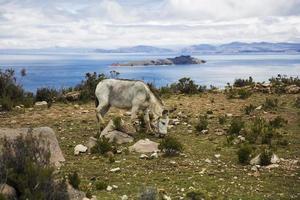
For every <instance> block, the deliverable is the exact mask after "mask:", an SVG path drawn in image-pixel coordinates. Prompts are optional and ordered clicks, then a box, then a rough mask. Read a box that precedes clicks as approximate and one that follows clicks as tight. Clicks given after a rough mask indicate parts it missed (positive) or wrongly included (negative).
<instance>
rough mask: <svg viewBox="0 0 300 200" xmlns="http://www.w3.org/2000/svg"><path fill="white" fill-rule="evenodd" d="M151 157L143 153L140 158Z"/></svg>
mask: <svg viewBox="0 0 300 200" xmlns="http://www.w3.org/2000/svg"><path fill="white" fill-rule="evenodd" d="M148 158H149V157H148V156H147V155H146V154H141V155H140V159H148Z"/></svg>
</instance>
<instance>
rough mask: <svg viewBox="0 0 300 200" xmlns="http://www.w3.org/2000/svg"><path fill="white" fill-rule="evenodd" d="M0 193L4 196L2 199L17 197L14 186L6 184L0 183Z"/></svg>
mask: <svg viewBox="0 0 300 200" xmlns="http://www.w3.org/2000/svg"><path fill="white" fill-rule="evenodd" d="M0 194H2V195H3V196H4V199H17V192H16V190H15V188H13V187H11V186H9V185H7V184H0Z"/></svg>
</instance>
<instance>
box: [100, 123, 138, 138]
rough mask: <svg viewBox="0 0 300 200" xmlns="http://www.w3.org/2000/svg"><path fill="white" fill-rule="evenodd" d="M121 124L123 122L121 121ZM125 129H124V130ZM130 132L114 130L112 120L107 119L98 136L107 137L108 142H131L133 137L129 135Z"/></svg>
mask: <svg viewBox="0 0 300 200" xmlns="http://www.w3.org/2000/svg"><path fill="white" fill-rule="evenodd" d="M122 124H124V123H123V122H122ZM125 131H126V130H125ZM129 134H130V133H127V131H126V132H123V131H120V130H116V127H115V125H114V123H113V121H112V120H110V121H109V123H108V124H107V126H106V127H105V129H104V130H103V131H102V132H101V134H100V137H105V138H108V139H109V142H115V143H117V144H123V143H129V142H133V137H131V136H130V135H129Z"/></svg>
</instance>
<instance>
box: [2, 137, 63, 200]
mask: <svg viewBox="0 0 300 200" xmlns="http://www.w3.org/2000/svg"><path fill="white" fill-rule="evenodd" d="M42 141H43V140H40V139H36V138H34V137H33V136H32V134H31V133H28V135H27V136H26V137H25V138H22V137H21V136H20V137H18V138H17V139H15V140H6V139H5V140H4V141H3V149H2V150H3V151H2V154H1V155H0V161H1V162H0V163H1V164H0V168H2V169H1V170H0V176H3V174H5V176H6V177H5V180H6V181H4V182H3V180H2V182H3V183H5V182H6V183H7V184H8V185H10V186H12V187H13V188H15V189H16V191H17V195H18V199H50V200H64V199H68V194H67V185H66V183H65V181H63V180H55V179H54V168H53V167H52V166H51V165H50V160H49V158H50V152H49V148H44V146H45V145H46V144H44V143H42ZM42 146H43V147H42ZM1 165H2V166H1ZM1 174H2V175H1Z"/></svg>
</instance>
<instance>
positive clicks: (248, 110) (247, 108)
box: [244, 104, 255, 115]
mask: <svg viewBox="0 0 300 200" xmlns="http://www.w3.org/2000/svg"><path fill="white" fill-rule="evenodd" d="M254 110H255V106H254V105H252V104H250V105H249V106H246V107H245V108H244V111H245V114H246V115H250V114H251V113H252V112H253V111H254Z"/></svg>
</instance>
